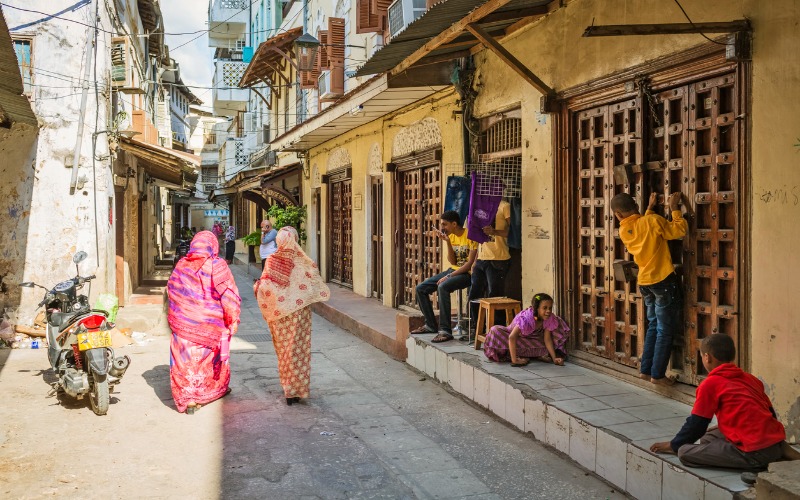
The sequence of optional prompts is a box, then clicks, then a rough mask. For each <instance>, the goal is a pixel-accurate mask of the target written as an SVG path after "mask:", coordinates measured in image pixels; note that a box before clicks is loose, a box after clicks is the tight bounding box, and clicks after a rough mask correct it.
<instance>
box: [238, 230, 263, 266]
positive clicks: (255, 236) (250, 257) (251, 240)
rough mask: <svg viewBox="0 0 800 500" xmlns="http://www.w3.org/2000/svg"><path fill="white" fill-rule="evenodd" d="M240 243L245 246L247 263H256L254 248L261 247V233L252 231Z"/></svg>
mask: <svg viewBox="0 0 800 500" xmlns="http://www.w3.org/2000/svg"><path fill="white" fill-rule="evenodd" d="M242 243H244V244H245V245H247V262H255V261H256V247H257V246H259V245H261V231H253V232H252V233H250V234H248V235H247V236H245V237H244V238H242Z"/></svg>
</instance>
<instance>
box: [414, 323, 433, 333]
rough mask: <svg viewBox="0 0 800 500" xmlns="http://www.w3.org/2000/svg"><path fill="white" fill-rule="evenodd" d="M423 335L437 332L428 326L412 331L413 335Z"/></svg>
mask: <svg viewBox="0 0 800 500" xmlns="http://www.w3.org/2000/svg"><path fill="white" fill-rule="evenodd" d="M423 333H436V330H434V329H433V328H431V327H429V326H428V325H422V326H421V327H419V328H417V329H416V330H412V331H411V335H420V334H423Z"/></svg>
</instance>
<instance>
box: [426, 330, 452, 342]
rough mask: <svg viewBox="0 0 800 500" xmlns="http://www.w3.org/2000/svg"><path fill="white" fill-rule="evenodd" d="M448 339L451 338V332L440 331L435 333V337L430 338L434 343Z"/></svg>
mask: <svg viewBox="0 0 800 500" xmlns="http://www.w3.org/2000/svg"><path fill="white" fill-rule="evenodd" d="M450 340H453V334H451V333H444V332H440V333H439V335H437V336H435V337H433V338H432V339H431V342H434V343H437V344H438V343H439V342H447V341H450Z"/></svg>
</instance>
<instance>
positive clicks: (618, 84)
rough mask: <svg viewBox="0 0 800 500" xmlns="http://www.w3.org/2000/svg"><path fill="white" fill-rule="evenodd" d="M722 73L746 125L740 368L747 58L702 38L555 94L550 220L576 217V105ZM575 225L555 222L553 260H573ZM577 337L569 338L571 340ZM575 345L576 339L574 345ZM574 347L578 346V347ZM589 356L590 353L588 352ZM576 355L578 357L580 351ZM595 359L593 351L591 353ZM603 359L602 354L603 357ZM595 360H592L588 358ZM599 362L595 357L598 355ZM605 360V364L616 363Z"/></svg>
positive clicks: (564, 297)
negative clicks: (644, 82) (637, 86)
mask: <svg viewBox="0 0 800 500" xmlns="http://www.w3.org/2000/svg"><path fill="white" fill-rule="evenodd" d="M725 73H735V74H736V78H737V84H738V92H737V95H736V96H735V98H736V99H737V100H738V103H739V106H740V108H739V109H740V114H743V115H744V117H745V120H746V122H745V124H744V125H743V126H742V127H741V131H740V134H739V139H738V150H739V152H740V153H739V155H740V161H739V165H738V170H737V179H738V184H737V186H736V188H737V192H738V193H739V194H738V196H739V207H740V210H739V214H738V226H737V227H736V229H735V230H736V231H737V232H738V234H737V239H738V245H739V249H740V262H739V266H740V267H739V271H738V273H739V277H738V281H739V282H738V287H737V294H738V297H737V298H738V311H739V326H738V331H737V337H738V339H737V345H738V346H739V348H738V353H737V354H738V363H739V366H742V367H743V368H744V369H749V367H750V363H751V344H752V338H751V332H752V329H751V314H750V305H751V301H750V294H749V293H748V292H749V290H750V283H751V278H750V274H751V269H752V264H751V261H750V257H749V256H750V250H751V246H752V241H751V238H750V232H749V228H750V227H751V222H752V215H751V214H752V204H753V200H752V194H751V190H750V184H751V174H750V172H751V169H750V165H751V155H752V150H751V148H750V134H751V127H752V122H751V121H750V120H749V118H748V117H750V115H751V108H752V95H751V93H750V88H751V79H752V64H751V63H750V61H747V60H738V61H736V60H727V59H726V55H725V47H724V46H721V45H719V44H712V43H705V44H702V45H699V46H697V47H694V48H692V49H689V50H687V51H684V52H680V53H676V54H669V55H666V56H662V57H660V58H657V59H655V60H653V61H649V62H647V63H644V64H641V65H638V66H634V67H631V68H627V69H625V70H623V71H620V72H617V73H614V74H611V75H609V76H606V77H602V78H598V79H595V80H592V81H588V82H586V83H583V84H580V85H578V86H575V87H572V88H570V89H566V90H564V91H562V92H560V93H559V94H558V108H559V109H558V111H557V112H555V113H553V114H552V115H551V116H552V120H553V125H552V127H553V128H552V130H553V133H552V148H553V151H554V167H555V171H554V175H553V193H554V195H555V199H556V200H557V201H556V203H555V204H554V220H566V221H576V220H577V216H578V213H577V208H576V203H574V201H575V196H576V193H575V189H574V187H575V182H576V179H575V177H574V174H573V172H572V165H574V164H575V162H576V161H577V158H576V154H577V151H576V150H575V148H574V147H573V138H572V137H571V133H572V132H574V124H573V123H572V117H573V116H574V113H575V112H576V111H578V110H579V109H585V108H588V107H592V106H600V105H603V104H610V103H612V102H617V101H621V100H625V99H626V98H631V97H634V96H636V95H637V93H636V91H635V90H634V85H631V84H632V83H634V82H635V81H636V80H638V79H639V78H641V76H642V75H646V76H647V79H648V83H649V85H650V87H651V88H652V89H653V92H654V93H655V92H657V91H660V90H663V89H666V88H668V87H677V86H681V85H688V84H690V83H692V82H696V81H698V80H702V79H706V78H710V77H713V76H717V75H722V74H725ZM573 229H574V228H573V227H572V226H568V225H559V224H556V225H555V226H554V238H555V242H556V245H555V252H554V253H555V260H556V262H576V261H577V253H578V248H577V245H576V244H575V243H576V242H575V241H572V239H571V238H572V237H573V234H572V233H573ZM577 274H578V270H577V269H575V268H573V266H569V265H567V266H563V268H562V272H560V273H557V275H556V277H555V278H556V279H555V282H556V283H555V284H556V290H555V299H556V303H557V304H559V313H560V314H562V312H563V315H564V317H566V318H570V319H574V318H577V317H578V315H579V313H580V311H578V310H577V296H578V294H577V290H575V286H576V285H578V276H577ZM579 341H580V340H578V339H576V338H573V339H572V342H573V343H574V342H579ZM573 346H574V344H573ZM576 352H577V350H576ZM581 354H583V353H581ZM587 356H591V355H589V354H587ZM578 357H580V356H578ZM592 357H594V358H596V356H592ZM602 359H605V358H602ZM592 361H594V360H592ZM597 361H599V359H598V360H597ZM607 361H608V363H603V365H604V366H606V368H608V367H609V365H611V364H614V365H616V363H611V362H610V360H607ZM624 368H625V367H624V366H623V365H620V366H613V368H611V369H613V370H615V371H623V372H624V371H627V370H625V369H624Z"/></svg>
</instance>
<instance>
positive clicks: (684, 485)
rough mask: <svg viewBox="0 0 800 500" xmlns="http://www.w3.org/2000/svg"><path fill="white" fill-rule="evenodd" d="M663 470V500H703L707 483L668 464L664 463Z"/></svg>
mask: <svg viewBox="0 0 800 500" xmlns="http://www.w3.org/2000/svg"><path fill="white" fill-rule="evenodd" d="M662 470H663V475H662V477H663V480H662V486H661V499H662V500H703V498H704V495H705V493H704V490H705V483H704V481H703V480H702V479H700V478H699V477H697V476H695V475H694V474H692V473H690V472H687V471H686V470H684V469H681V468H679V467H675V466H674V465H672V464H671V463H668V462H664V465H663V466H662Z"/></svg>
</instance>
